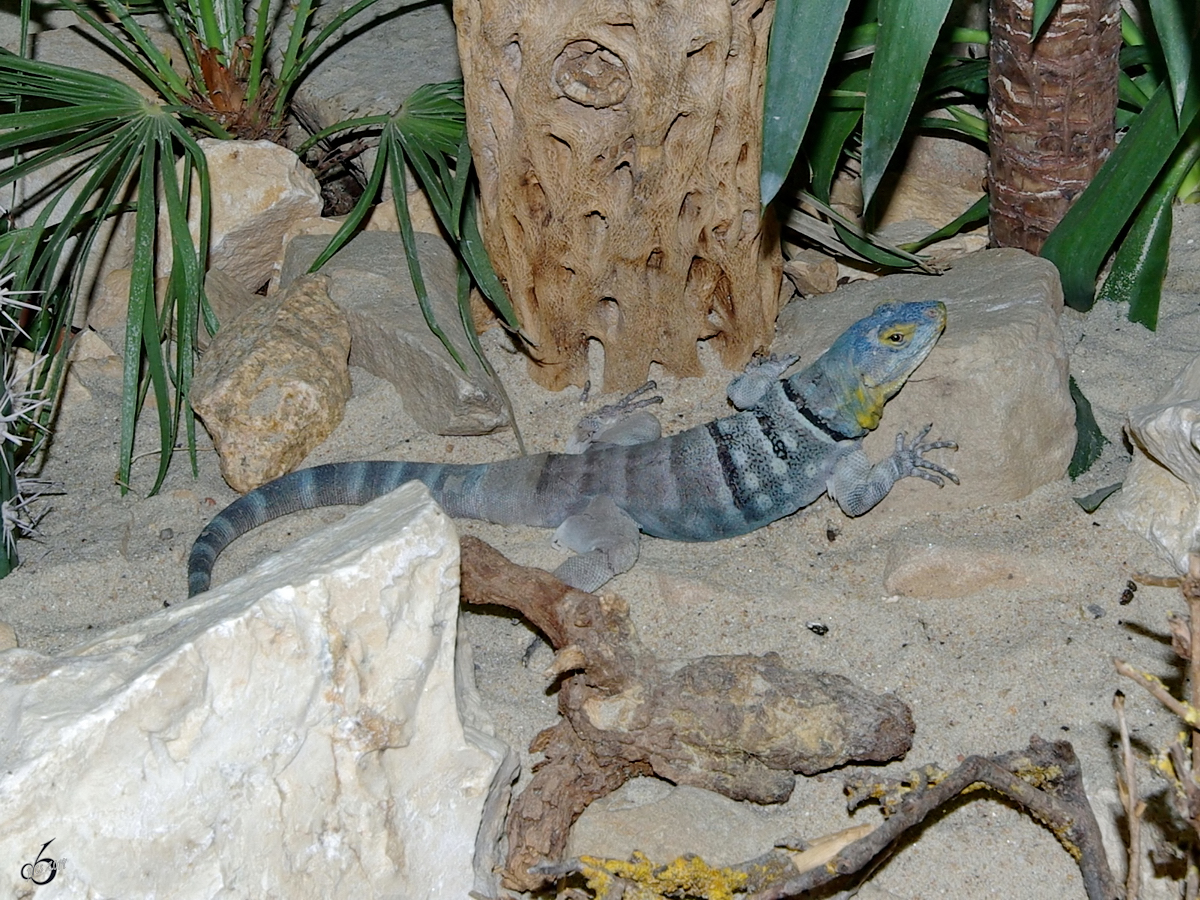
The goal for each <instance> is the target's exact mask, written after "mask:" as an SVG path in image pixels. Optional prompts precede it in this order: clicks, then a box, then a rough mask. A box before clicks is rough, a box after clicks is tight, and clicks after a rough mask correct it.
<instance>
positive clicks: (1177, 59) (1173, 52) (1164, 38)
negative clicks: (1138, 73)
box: [1147, 0, 1200, 118]
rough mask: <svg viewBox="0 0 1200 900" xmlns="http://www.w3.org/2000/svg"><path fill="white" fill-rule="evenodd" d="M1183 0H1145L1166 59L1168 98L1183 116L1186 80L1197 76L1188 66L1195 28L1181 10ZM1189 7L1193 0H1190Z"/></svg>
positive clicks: (1188, 80) (1187, 81)
mask: <svg viewBox="0 0 1200 900" xmlns="http://www.w3.org/2000/svg"><path fill="white" fill-rule="evenodd" d="M1184 2H1185V0H1147V3H1148V5H1149V6H1150V15H1151V17H1152V18H1153V19H1154V30H1155V32H1156V33H1157V34H1158V43H1159V45H1160V46H1161V47H1162V54H1163V59H1164V60H1166V63H1167V77H1168V78H1169V79H1170V82H1171V99H1172V100H1174V102H1175V115H1176V116H1179V117H1180V118H1182V117H1183V104H1184V99H1185V98H1186V96H1187V91H1188V83H1189V82H1190V81H1192V80H1193V79H1195V78H1196V77H1200V72H1196V71H1193V68H1192V43H1193V41H1195V39H1196V38H1195V32H1194V29H1193V24H1194V23H1192V22H1189V21H1188V18H1189V17H1188V16H1187V14H1186V13H1185V10H1184ZM1190 3H1191V6H1192V8H1194V7H1195V0H1190Z"/></svg>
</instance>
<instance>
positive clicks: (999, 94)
mask: <svg viewBox="0 0 1200 900" xmlns="http://www.w3.org/2000/svg"><path fill="white" fill-rule="evenodd" d="M1032 22H1033V2H1032V0H992V4H991V23H992V26H991V27H992V37H991V48H990V55H991V63H990V71H989V74H988V80H989V82H990V84H989V100H988V128H989V143H990V144H991V163H990V173H989V181H990V183H991V191H990V193H991V237H992V244H993V245H994V246H1000V247H1020V248H1022V249H1024V250H1028V251H1029V252H1030V253H1037V252H1038V251H1039V250H1041V248H1042V243H1043V242H1044V241H1045V240H1046V236H1047V235H1048V234H1049V233H1050V232H1051V231H1053V230H1054V226H1055V225H1057V224H1058V222H1059V220H1060V219H1062V217H1063V215H1064V214H1065V213H1066V211H1067V209H1068V208H1069V207H1070V205H1071V202H1072V201H1073V200H1074V199H1075V197H1076V196H1078V195H1079V193H1080V192H1081V191H1082V190H1083V189H1084V188H1085V187H1087V185H1088V183H1089V182H1090V181H1091V180H1092V176H1093V175H1095V174H1096V171H1097V170H1098V169H1099V168H1100V166H1101V164H1102V163H1103V162H1104V160H1105V159H1106V158H1107V157H1108V154H1109V153H1110V152H1111V151H1112V148H1113V137H1114V133H1115V127H1116V120H1115V116H1116V110H1117V74H1118V66H1117V54H1118V52H1119V51H1120V49H1121V29H1120V6H1119V3H1118V0H1063V2H1062V3H1060V4H1059V6H1058V9H1057V10H1055V12H1054V14H1053V15H1052V16H1051V17H1050V20H1049V21H1048V22H1047V23H1046V26H1045V28H1044V30H1043V31H1042V34H1041V35H1040V36H1039V37H1038V39H1037V41H1036V43H1032V44H1031V42H1030V39H1029V35H1030V33H1031V31H1032Z"/></svg>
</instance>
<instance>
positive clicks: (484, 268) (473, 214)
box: [458, 192, 521, 331]
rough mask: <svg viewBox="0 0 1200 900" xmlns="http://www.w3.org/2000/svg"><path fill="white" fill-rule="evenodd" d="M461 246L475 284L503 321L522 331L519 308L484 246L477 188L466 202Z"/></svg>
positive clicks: (461, 251) (460, 249)
mask: <svg viewBox="0 0 1200 900" xmlns="http://www.w3.org/2000/svg"><path fill="white" fill-rule="evenodd" d="M458 249H459V252H460V253H462V257H463V261H464V262H465V263H466V264H467V268H469V269H470V270H471V277H472V278H474V279H475V284H477V285H478V286H479V290H480V291H482V292H483V296H485V297H487V299H488V302H489V303H491V304H492V308H493V309H494V310H496V312H497V313H499V314H500V318H501V319H503V320H504V324H505V325H506V326H507V327H508V328H510V329H511V330H513V331H520V330H521V323H520V321H519V320H518V319H517V311H516V310H515V309H513V306H512V303H511V302H510V301H509V299H508V292H507V291H506V290H504V285H503V284H501V283H500V279H499V278H498V277H497V276H496V270H495V269H493V268H492V261H491V259H489V258H488V255H487V250H485V249H484V246H483V238H482V237H481V236H480V234H479V210H478V200H477V199H476V197H475V193H474V192H471V194H470V195H469V196H468V197H467V201H466V203H465V204H464V205H463V229H462V239H461V240H460V241H459V244H458Z"/></svg>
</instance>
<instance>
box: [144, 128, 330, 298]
mask: <svg viewBox="0 0 1200 900" xmlns="http://www.w3.org/2000/svg"><path fill="white" fill-rule="evenodd" d="M199 143H200V147H201V149H203V151H204V158H205V159H206V160H207V161H208V171H209V179H210V181H211V184H212V231H211V237H210V248H209V256H208V264H209V267H210V268H212V267H216V268H219V269H222V270H224V271H225V273H226V274H228V275H230V276H231V277H233V278H234V279H236V280H237V281H239V282H240V283H241V284H242V285H243V286H244V287H246V288H247V289H249V290H251V291H256V290H258V289H259V288H260V287H262V286H263V285H265V284H267V282H269V281H271V279H272V278H274V277H275V276H276V275H277V274H278V272H279V266H280V264H281V263H282V260H283V244H284V237H285V236H286V235H287V234H288V233H289V232H290V230H291V228H292V225H293V223H294V222H296V221H298V220H301V219H305V218H308V217H312V216H319V215H320V214H321V205H322V203H321V190H320V187H319V185H318V184H317V179H316V178H315V177H314V176H313V174H312V172H310V171H309V170H308V169H307V168H305V167H304V164H303V163H302V162H301V161H300V158H299V157H298V156H296V154H295V153H293V152H292V151H291V150H288V149H287V148H286V147H280V146H279V145H278V144H273V143H271V142H270V141H219V140H215V139H212V138H204V139H202V140H201V141H200V142H199ZM192 190H193V191H197V190H199V182H198V180H197V179H195V178H193V179H192ZM198 222H199V211H198V210H197V211H195V212H194V213H193V214H192V215H191V216H190V217H189V224H190V227H191V230H192V238H193V240H196V239H198V237H199V224H198ZM159 228H160V230H161V231H162V233H164V234H166V233H167V232H166V222H165V219H164V218H162V217H160V223H159ZM156 267H157V268H156V271H157V273H158V274H159V275H167V274H169V273H170V271H171V254H170V253H169V252H168V253H161V252H160V253H159V254H158V258H157V261H156Z"/></svg>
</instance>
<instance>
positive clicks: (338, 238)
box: [308, 129, 399, 272]
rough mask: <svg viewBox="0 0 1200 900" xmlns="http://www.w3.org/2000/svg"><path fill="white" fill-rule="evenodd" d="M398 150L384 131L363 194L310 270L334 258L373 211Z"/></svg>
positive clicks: (394, 186) (393, 190)
mask: <svg viewBox="0 0 1200 900" xmlns="http://www.w3.org/2000/svg"><path fill="white" fill-rule="evenodd" d="M395 152H396V147H395V141H393V140H389V139H388V137H387V130H386V129H385V131H384V139H383V140H381V141H380V142H379V146H378V147H377V148H376V150H375V165H374V166H372V167H371V174H370V176H368V178H367V186H366V187H365V188H363V192H362V194H360V195H359V198H358V200H357V201H356V202H355V204H354V207H353V208H352V209H351V210H350V212H349V214H347V216H346V219H345V221H344V222H342V224H341V227H339V228H338V230H337V231H336V232H335V233H334V235H333V237H331V238H330V239H329V243H328V244H326V245H325V249H324V250H322V251H321V252H320V254H318V256H317V258H316V259H314V260H313V264H312V265H311V266H309V267H308V271H309V272H316V271H317V270H319V269H320V268H321V266H323V265H325V263H327V262H329V260H331V259H333V256H334V254H335V253H337V252H338V251H339V250H341V249H342V247H344V246H345V245H346V242H347V241H348V240H350V238H352V237H353V236H354V235H355V233H356V232H357V231H358V227H359V225H361V224H362V222H363V220H364V219H365V218H366V217H367V213H369V212H370V211H371V207H372V205H373V204H374V203H375V200H376V198H378V197H379V189H380V187H382V185H383V178H384V175H386V174H387V171H388V163H389V160H388V157H389V156H390V155H391V154H392V153H395ZM397 190H399V188H397V187H396V185H394V184H393V185H392V192H393V193H395V191H397Z"/></svg>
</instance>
